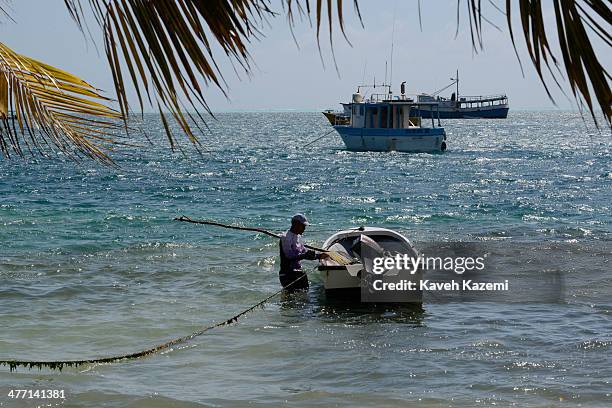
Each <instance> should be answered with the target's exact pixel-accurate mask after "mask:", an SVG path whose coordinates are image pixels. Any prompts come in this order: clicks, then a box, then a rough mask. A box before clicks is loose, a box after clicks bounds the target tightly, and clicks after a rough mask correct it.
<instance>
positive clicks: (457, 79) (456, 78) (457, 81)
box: [455, 69, 459, 100]
mask: <svg viewBox="0 0 612 408" xmlns="http://www.w3.org/2000/svg"><path fill="white" fill-rule="evenodd" d="M455 82H456V83H457V100H459V69H457V76H456V77H455Z"/></svg>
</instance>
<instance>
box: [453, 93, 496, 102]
mask: <svg viewBox="0 0 612 408" xmlns="http://www.w3.org/2000/svg"><path fill="white" fill-rule="evenodd" d="M507 100H508V97H507V96H506V95H505V94H499V95H478V96H467V95H465V96H464V95H461V96H460V97H459V102H468V103H473V102H494V101H507ZM504 103H505V102H504Z"/></svg>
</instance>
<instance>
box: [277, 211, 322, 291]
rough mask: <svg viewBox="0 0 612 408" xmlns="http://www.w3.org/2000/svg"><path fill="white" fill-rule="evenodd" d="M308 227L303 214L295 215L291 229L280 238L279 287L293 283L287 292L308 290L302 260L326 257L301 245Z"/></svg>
mask: <svg viewBox="0 0 612 408" xmlns="http://www.w3.org/2000/svg"><path fill="white" fill-rule="evenodd" d="M307 225H308V220H307V219H306V217H305V216H304V214H295V215H294V216H293V217H292V218H291V228H289V230H288V231H287V232H285V234H284V235H283V237H282V238H281V240H280V242H279V245H280V260H281V261H280V264H281V268H280V272H279V273H278V277H279V279H280V282H281V285H283V287H284V288H285V287H287V285H289V284H290V283H291V282H294V281H295V280H296V279H299V280H298V281H297V282H295V283H294V284H293V285H291V287H290V288H289V290H291V291H295V290H305V289H308V277H307V276H306V274H305V273H304V272H303V271H302V264H301V263H300V261H301V260H302V259H309V260H315V259H324V258H326V257H327V254H325V253H319V254H317V253H316V252H315V251H313V250H308V249H306V247H305V246H304V244H303V243H302V234H303V233H304V230H305V229H306V226H307Z"/></svg>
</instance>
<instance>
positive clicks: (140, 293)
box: [0, 112, 612, 407]
mask: <svg viewBox="0 0 612 408" xmlns="http://www.w3.org/2000/svg"><path fill="white" fill-rule="evenodd" d="M140 125H141V126H143V127H145V129H146V131H147V133H148V134H149V135H160V136H159V137H156V138H155V140H161V139H163V136H161V134H162V133H163V126H162V124H161V122H160V121H159V118H158V117H157V116H156V115H147V116H146V117H145V120H144V121H143V122H142V123H141V124H140ZM208 125H209V126H210V131H209V134H208V135H207V136H206V137H205V139H204V147H205V151H204V152H203V153H202V154H201V155H197V154H195V153H194V152H193V151H192V149H191V148H190V147H189V146H187V145H184V146H183V147H184V154H182V153H181V152H172V151H170V149H169V148H168V147H167V144H166V143H164V142H163V141H162V142H161V143H159V144H157V145H153V146H144V147H143V148H142V149H133V148H127V147H120V148H117V149H116V151H115V152H114V153H113V157H114V158H115V159H116V161H117V164H118V165H119V167H118V168H117V169H114V168H105V167H101V166H99V165H96V164H94V163H91V162H88V161H84V162H82V163H80V164H75V163H72V162H69V161H66V160H64V159H62V158H61V157H60V158H57V157H53V158H48V159H38V160H36V161H33V160H32V159H30V160H28V161H23V160H20V159H14V160H11V161H7V160H2V161H0V359H2V360H6V359H23V360H58V359H84V358H96V357H104V356H108V355H114V354H120V353H126V352H134V351H138V350H140V349H144V348H147V347H150V346H152V345H155V344H158V343H163V342H165V341H167V340H169V339H172V338H174V337H178V336H182V335H185V334H188V333H191V332H193V331H195V330H198V329H199V328H201V327H203V326H207V325H209V324H212V323H215V322H219V321H222V320H225V319H227V318H229V317H230V316H232V315H234V314H236V313H237V312H239V311H241V310H243V309H245V308H247V307H249V306H250V305H252V304H254V303H256V302H258V301H259V300H261V299H263V298H265V297H266V296H268V295H269V294H271V293H273V292H274V291H276V290H278V288H279V283H278V278H277V270H278V264H279V261H278V257H277V250H278V245H277V242H275V241H274V240H273V239H270V238H269V237H266V236H263V235H256V234H251V233H244V232H238V231H230V230H224V229H219V228H215V227H208V226H201V225H192V224H186V223H180V222H177V221H174V220H173V219H174V217H177V216H180V215H188V216H190V217H192V218H202V219H214V220H217V221H220V222H226V223H235V224H239V225H245V226H257V227H262V228H266V229H270V230H274V231H283V230H285V229H286V228H287V224H288V219H289V218H290V217H291V215H292V214H293V213H295V212H298V211H299V212H304V213H306V214H307V216H308V217H309V218H310V220H311V222H312V226H311V227H309V229H308V230H307V231H306V235H305V238H306V241H307V242H310V243H313V244H318V245H320V244H321V243H322V242H323V241H324V240H325V239H326V238H327V237H328V236H329V235H331V234H332V233H333V232H335V231H337V230H340V229H345V228H348V227H354V226H360V225H370V226H383V227H387V228H394V229H397V230H399V231H400V232H402V233H403V234H405V235H406V236H407V237H409V238H410V239H412V240H414V241H415V243H416V244H417V246H419V245H422V246H427V245H428V243H431V242H447V241H463V242H474V243H477V244H482V243H485V244H490V245H494V246H495V247H496V248H497V249H496V250H497V251H498V252H499V253H504V251H506V252H505V253H504V255H505V256H506V258H508V259H510V261H508V262H506V263H505V264H504V265H505V266H504V268H505V272H506V273H507V274H509V275H511V276H516V277H517V280H518V279H521V281H522V282H524V285H525V287H531V286H532V285H531V283H529V282H547V280H546V277H547V276H548V275H546V273H548V272H551V271H553V272H554V273H555V274H556V275H555V276H560V277H561V280H562V284H561V285H557V286H556V287H555V288H554V291H555V293H554V296H551V297H530V295H526V296H525V298H524V299H520V301H515V302H511V301H510V302H508V301H496V299H495V298H493V297H491V296H489V297H486V298H483V299H482V300H479V299H472V300H471V301H469V302H465V301H461V300H459V299H457V300H455V301H453V300H450V301H444V302H440V301H436V299H435V298H428V297H426V298H425V302H424V304H423V307H422V308H420V309H419V308H403V307H368V306H363V305H356V304H348V303H343V302H332V301H331V300H329V299H327V298H326V296H325V294H324V291H323V288H322V286H321V284H320V282H319V281H318V280H317V277H316V276H313V278H312V280H313V282H312V285H311V288H310V290H309V292H308V293H307V294H298V295H295V296H280V297H277V298H274V299H272V300H271V301H270V302H269V303H268V304H267V305H266V306H265V307H264V308H263V309H257V310H255V311H253V312H252V313H250V314H248V315H247V316H246V317H244V318H242V319H240V320H239V321H238V322H237V323H236V324H234V325H231V326H227V327H222V328H218V329H215V330H212V331H210V332H208V333H207V334H205V335H202V336H199V337H196V338H195V339H193V340H191V341H189V342H187V343H184V344H181V345H179V346H177V347H174V348H173V349H171V350H166V351H165V352H162V353H159V354H155V355H152V356H149V357H146V358H143V359H138V360H130V361H123V362H119V363H114V364H108V365H88V366H81V367H78V368H65V369H64V370H63V371H62V372H61V373H60V372H55V371H51V370H48V369H44V368H43V369H42V370H38V369H32V370H28V369H24V368H19V369H17V370H16V371H13V372H11V371H9V368H8V367H0V391H2V394H0V406H6V407H12V406H36V404H37V403H38V404H42V403H43V402H44V401H41V400H15V399H12V398H10V397H8V393H9V391H10V390H11V389H30V390H36V389H43V388H44V389H59V390H64V391H65V397H66V398H65V399H64V400H54V401H51V402H52V403H53V404H59V405H61V406H64V407H82V406H88V407H168V406H172V407H204V406H207V407H208V406H219V407H225V406H247V405H248V406H262V407H268V406H276V405H285V404H289V405H298V406H322V407H328V406H360V407H361V406H372V407H381V406H390V407H391V406H406V405H408V404H415V405H419V406H423V405H424V406H426V405H431V406H441V405H443V406H475V405H501V406H507V405H516V406H543V405H546V406H549V405H557V404H559V405H566V404H567V405H577V404H581V405H583V406H610V405H612V368H611V366H612V364H611V359H610V355H611V350H612V311H611V310H612V275H611V272H612V265H611V261H612V223H611V221H612V208H611V207H612V157H611V151H612V140H611V137H610V133H609V129H607V128H604V129H602V130H601V131H598V130H597V129H595V128H594V127H593V126H592V125H590V124H589V118H585V119H584V120H583V119H582V118H581V117H580V115H579V114H577V113H573V112H511V114H510V116H509V118H508V119H507V120H489V121H486V120H465V121H463V120H454V121H451V120H449V121H446V122H445V123H444V125H445V127H446V130H447V133H448V137H449V141H448V144H449V150H448V151H447V152H445V153H444V154H406V153H374V152H365V153H357V152H347V151H345V150H344V149H343V145H342V142H341V140H340V138H339V137H338V136H337V135H335V134H331V135H329V136H328V137H326V138H325V139H324V140H321V141H319V142H318V143H316V144H313V145H312V146H309V147H307V148H302V146H303V145H304V144H306V143H307V142H308V141H310V140H313V139H315V138H316V137H318V136H320V135H322V134H323V133H324V132H326V131H328V130H329V125H328V124H327V122H326V120H325V118H324V117H323V116H322V115H320V114H318V113H231V114H219V115H218V117H217V120H211V121H209V123H208ZM604 126H605V125H604ZM136 137H137V139H138V136H136ZM138 140H140V139H138ZM143 141H144V139H143ZM313 266H314V263H310V264H308V267H309V268H310V267H313ZM521 276H522V278H521ZM525 282H527V283H525ZM551 290H552V289H551Z"/></svg>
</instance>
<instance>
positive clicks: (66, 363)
mask: <svg viewBox="0 0 612 408" xmlns="http://www.w3.org/2000/svg"><path fill="white" fill-rule="evenodd" d="M315 269H316V268H315ZM315 269H312V270H310V271H307V272H306V273H305V274H306V275H307V274H309V273H310V272H312V271H314V270H315ZM304 278H305V277H304V276H303V275H302V276H300V277H299V278H297V279H296V280H294V281H293V282H291V283H289V284H288V285H287V286H285V287H284V288H282V289H279V290H278V291H276V292H274V293H273V294H271V295H270V296H268V297H267V298H265V299H263V300H261V301H259V302H258V303H256V304H254V305H253V306H251V307H249V308H247V309H244V310H243V311H241V312H240V313H238V314H236V315H234V316H232V317H231V318H229V319H227V320H223V321H221V322H219V323H215V324H212V325H210V326H206V327H204V328H202V329H200V330H198V331H196V332H193V333H191V334H189V335H187V336H182V337H178V338H176V339H173V340H170V341H167V342H166V343H163V344H160V345H157V346H154V347H151V348H148V349H145V350H142V351H137V352H135V353H129V354H122V355H117V356H112V357H100V358H91V359H86V360H53V361H29V360H0V366H9V369H10V371H11V372H12V371H13V370H16V369H17V367H26V368H28V369H32V368H34V367H37V368H38V369H39V370H41V369H42V368H43V367H46V368H50V369H52V370H60V371H61V370H62V369H63V368H64V367H77V366H81V365H85V364H109V363H116V362H119V361H124V360H134V359H138V358H143V357H146V356H149V355H151V354H154V353H158V352H160V351H162V350H166V349H169V348H170V347H172V346H175V345H177V344H180V343H185V342H187V341H189V340H191V339H193V338H194V337H198V336H201V335H202V334H204V333H206V332H208V331H210V330H212V329H215V328H217V327H222V326H228V325H231V324H233V323H236V322H237V321H238V319H239V318H241V317H242V316H244V315H246V314H247V313H249V312H251V311H253V310H254V309H256V308H258V307H262V306H263V305H264V304H265V303H267V302H268V301H269V300H270V299H272V298H274V297H276V296H278V295H279V294H280V293H281V292H283V290H285V289H289V288H291V286H293V285H294V284H295V283H297V282H298V281H299V280H300V279H304Z"/></svg>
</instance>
